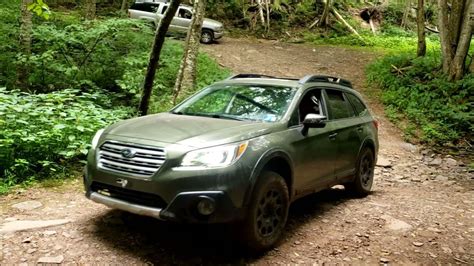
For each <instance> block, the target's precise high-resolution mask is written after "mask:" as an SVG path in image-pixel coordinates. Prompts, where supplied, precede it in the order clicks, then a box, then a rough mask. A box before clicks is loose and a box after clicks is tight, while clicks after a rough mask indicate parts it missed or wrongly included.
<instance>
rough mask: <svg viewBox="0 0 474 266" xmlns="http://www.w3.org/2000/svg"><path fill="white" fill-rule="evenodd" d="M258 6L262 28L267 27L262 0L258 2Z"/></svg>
mask: <svg viewBox="0 0 474 266" xmlns="http://www.w3.org/2000/svg"><path fill="white" fill-rule="evenodd" d="M257 5H258V13H259V14H260V21H261V22H262V26H263V27H265V17H264V16H263V5H262V0H257Z"/></svg>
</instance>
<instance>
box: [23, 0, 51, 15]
mask: <svg viewBox="0 0 474 266" xmlns="http://www.w3.org/2000/svg"><path fill="white" fill-rule="evenodd" d="M28 10H29V11H31V12H34V13H35V14H36V15H37V16H38V17H42V18H44V19H49V17H50V15H51V11H49V7H48V5H47V4H46V3H45V2H43V0H35V1H33V3H31V4H29V5H28Z"/></svg>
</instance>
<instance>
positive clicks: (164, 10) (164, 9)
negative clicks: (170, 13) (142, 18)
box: [161, 6, 168, 14]
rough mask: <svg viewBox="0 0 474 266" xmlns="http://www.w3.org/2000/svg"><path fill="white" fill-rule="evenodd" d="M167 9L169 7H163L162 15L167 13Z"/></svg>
mask: <svg viewBox="0 0 474 266" xmlns="http://www.w3.org/2000/svg"><path fill="white" fill-rule="evenodd" d="M166 9H168V6H164V7H163V9H162V10H161V14H164V13H165V12H166Z"/></svg>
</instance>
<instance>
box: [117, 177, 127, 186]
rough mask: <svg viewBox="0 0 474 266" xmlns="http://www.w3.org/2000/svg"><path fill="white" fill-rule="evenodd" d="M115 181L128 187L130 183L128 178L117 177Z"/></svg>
mask: <svg viewBox="0 0 474 266" xmlns="http://www.w3.org/2000/svg"><path fill="white" fill-rule="evenodd" d="M115 182H117V184H120V185H121V186H122V187H126V186H127V184H128V181H127V180H126V179H117V180H116V181H115Z"/></svg>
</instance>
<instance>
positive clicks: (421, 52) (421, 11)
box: [416, 0, 426, 56]
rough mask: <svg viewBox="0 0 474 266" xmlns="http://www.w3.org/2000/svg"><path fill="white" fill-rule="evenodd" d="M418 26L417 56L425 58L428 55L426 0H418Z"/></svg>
mask: <svg viewBox="0 0 474 266" xmlns="http://www.w3.org/2000/svg"><path fill="white" fill-rule="evenodd" d="M416 24H417V28H418V49H417V51H416V55H417V56H425V54H426V38H425V7H424V0H418V9H417V11H416Z"/></svg>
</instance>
